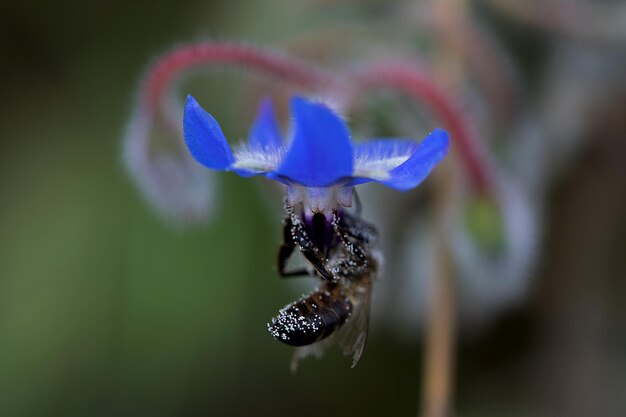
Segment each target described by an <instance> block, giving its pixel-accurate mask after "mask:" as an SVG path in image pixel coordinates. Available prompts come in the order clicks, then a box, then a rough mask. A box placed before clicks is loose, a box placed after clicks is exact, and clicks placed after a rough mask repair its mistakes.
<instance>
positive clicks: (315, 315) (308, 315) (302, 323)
mask: <svg viewBox="0 0 626 417" xmlns="http://www.w3.org/2000/svg"><path fill="white" fill-rule="evenodd" d="M333 290H336V288H332V284H327V285H325V286H324V287H322V288H320V289H317V290H315V291H314V292H312V293H311V294H309V295H308V296H307V297H304V298H301V299H300V300H298V301H296V302H294V303H292V304H289V305H288V306H285V307H284V308H283V309H282V310H280V312H279V314H278V317H275V318H273V319H272V322H271V323H269V324H268V325H267V328H268V330H269V332H270V333H271V334H272V336H274V338H275V339H277V340H279V341H281V342H283V343H286V344H288V345H292V346H305V345H310V344H312V343H315V342H317V341H320V340H322V339H325V338H326V337H328V336H330V335H331V334H332V333H333V332H334V331H336V330H337V329H339V327H341V325H342V324H343V323H345V321H346V320H347V319H348V318H349V317H350V314H351V312H352V303H350V301H349V300H348V298H347V297H346V296H345V295H344V294H343V293H341V292H339V291H333Z"/></svg>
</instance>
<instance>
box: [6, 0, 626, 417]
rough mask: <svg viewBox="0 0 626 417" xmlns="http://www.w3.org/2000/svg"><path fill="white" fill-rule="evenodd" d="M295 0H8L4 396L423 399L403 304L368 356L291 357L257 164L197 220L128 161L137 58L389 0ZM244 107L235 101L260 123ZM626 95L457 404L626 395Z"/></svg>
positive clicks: (606, 401) (217, 405)
mask: <svg viewBox="0 0 626 417" xmlns="http://www.w3.org/2000/svg"><path fill="white" fill-rule="evenodd" d="M296 3H297V2H294V4H292V5H289V3H288V2H279V3H276V4H275V3H272V4H271V5H270V6H268V5H267V3H265V4H263V3H261V2H243V1H239V2H226V1H223V2H207V3H202V2H180V3H175V2H166V1H127V2H111V3H107V4H105V3H100V4H90V5H87V4H82V3H76V4H72V5H61V4H56V5H54V4H50V5H44V4H39V5H36V4H30V5H26V4H24V5H21V4H18V3H17V2H14V3H5V4H3V5H2V6H0V48H1V50H2V54H1V56H2V65H1V68H0V92H1V95H2V96H1V97H2V105H1V109H2V110H1V112H0V203H1V204H0V416H7V417H9V416H11V417H12V416H126V415H129V416H130V415H135V416H137V415H150V416H153V417H156V416H206V415H208V416H219V415H230V416H235V415H242V416H245V415H252V414H254V415H255V416H265V415H268V416H270V415H271V416H278V415H287V414H292V415H299V416H314V415H372V416H373V415H415V414H416V412H417V410H418V402H419V393H420V378H421V354H422V347H421V342H419V341H407V340H406V339H402V338H398V336H397V335H396V334H395V333H393V332H390V331H389V330H387V329H386V328H385V326H376V327H374V328H373V329H372V332H371V333H370V336H371V339H370V342H369V344H368V348H367V351H366V353H365V355H364V357H363V359H362V361H361V363H359V366H358V367H356V368H355V369H354V370H350V369H349V366H348V364H347V362H346V361H345V360H344V359H343V358H342V357H341V356H340V354H339V353H338V352H337V351H331V352H330V354H329V355H327V357H325V358H324V359H323V360H321V361H315V360H311V361H307V362H305V363H303V364H302V366H301V369H300V372H299V373H298V374H296V375H291V374H290V373H289V370H288V363H289V358H290V353H291V350H290V349H289V348H288V347H286V346H283V345H281V344H279V343H277V342H275V341H273V340H272V339H271V338H270V337H269V336H268V334H267V331H266V328H265V324H266V322H267V321H268V319H269V318H271V317H272V316H273V315H275V313H276V311H277V309H278V307H280V306H282V305H284V304H285V303H287V302H289V301H291V300H292V299H293V298H294V288H293V286H288V285H285V283H284V282H280V281H279V280H278V279H277V277H276V275H275V273H274V271H273V269H272V266H273V265H272V263H273V259H274V256H275V249H276V247H277V245H278V243H279V239H280V233H279V232H280V230H279V226H278V225H279V212H276V211H275V210H272V208H273V207H272V206H271V205H270V204H268V203H267V201H266V197H264V196H263V194H262V190H260V189H259V188H258V187H257V185H258V181H260V180H253V181H246V180H243V179H241V178H238V177H235V176H231V175H224V176H220V177H219V182H220V184H219V190H218V191H219V193H218V195H219V200H218V201H216V206H217V211H216V215H215V220H214V222H213V223H211V224H210V225H209V226H205V227H202V228H198V229H194V230H190V231H186V232H182V231H180V230H176V229H173V228H171V227H168V226H167V225H166V224H164V223H163V222H162V221H161V220H160V219H159V218H158V217H157V216H156V215H155V214H154V213H153V211H152V210H151V209H150V208H149V207H148V205H147V204H146V203H145V201H143V199H142V197H141V196H140V194H139V193H138V191H137V190H136V188H135V186H134V184H133V183H132V181H131V180H130V179H129V177H128V176H127V174H126V172H125V170H124V168H123V166H122V163H121V157H120V139H121V135H122V133H123V129H124V127H125V123H126V122H127V120H128V118H129V115H130V112H131V109H132V105H133V94H134V92H135V91H136V89H137V83H138V79H139V76H140V74H142V72H143V71H144V69H145V68H146V66H147V64H148V63H149V62H151V61H152V60H153V59H154V57H155V56H157V55H158V54H160V53H162V52H163V51H164V50H166V49H167V48H169V47H171V46H173V45H176V44H177V43H180V42H184V41H189V40H195V39H204V38H209V37H212V38H218V39H231V38H234V39H241V40H251V41H255V42H268V43H270V44H271V42H272V41H274V40H279V39H285V38H289V37H290V36H293V35H294V34H296V33H297V32H298V31H301V30H305V29H307V28H313V27H315V25H316V24H317V23H318V22H328V21H332V20H337V19H357V18H359V16H362V15H366V16H367V15H370V14H376V13H378V12H379V11H380V10H381V9H384V6H380V2H368V3H367V4H366V5H365V6H358V5H357V4H355V3H353V4H351V5H344V4H339V5H332V4H330V3H329V2H319V4H318V5H316V6H315V5H312V4H313V3H311V4H309V3H307V4H306V5H298V4H296ZM278 6H280V7H278ZM535 42H540V40H539V41H538V40H537V39H535ZM227 86H228V84H227ZM227 86H226V87H223V88H222V89H223V90H224V91H223V94H224V97H223V100H224V101H225V103H232V100H233V98H232V97H229V96H228V91H227V90H228V88H227ZM621 97H622V98H626V94H623V95H622V96H621ZM229 100H230V101H229ZM217 101H219V100H217ZM217 101H216V102H217ZM621 110H624V109H623V107H622V109H621ZM235 111H236V110H235V106H232V105H225V106H224V113H223V114H222V118H220V120H222V119H225V120H229V122H228V121H227V122H225V123H226V124H228V123H230V124H231V127H230V128H229V129H232V131H235V132H238V133H241V134H243V133H245V130H244V129H245V128H244V127H242V126H236V123H235V122H234V120H236V119H235V116H236V114H235ZM623 114H624V113H623V111H622V112H621V113H620V111H619V108H618V109H615V111H614V113H611V112H608V113H607V114H606V115H605V119H606V120H604V119H602V120H600V121H599V122H598V123H597V124H598V125H599V126H602V129H604V130H605V132H604V133H602V130H599V131H598V132H599V133H597V136H596V137H593V138H590V145H589V146H588V147H587V150H586V152H585V153H583V154H581V156H580V157H579V158H578V159H577V160H576V163H575V164H574V166H573V167H572V168H571V169H570V170H568V171H567V172H566V174H565V175H563V177H562V178H561V179H559V181H558V182H557V186H556V187H555V188H554V190H553V192H552V193H551V194H550V195H551V197H550V200H549V211H548V214H547V215H546V218H547V222H546V224H547V228H546V232H545V238H544V242H543V249H542V252H543V256H542V257H541V258H542V264H541V267H540V270H539V273H538V276H537V279H536V285H535V286H534V287H533V290H532V293H531V296H530V297H529V300H528V302H527V303H524V304H523V305H521V306H519V307H516V308H514V309H512V310H510V311H509V312H507V313H506V314H504V315H502V316H501V317H500V318H499V319H498V320H497V322H496V323H495V325H494V326H493V327H491V328H489V330H488V331H486V332H483V333H482V334H481V335H480V336H479V337H475V338H472V339H470V340H469V341H465V342H463V343H462V344H461V346H460V347H459V354H458V361H457V365H458V375H457V381H456V386H457V396H456V400H457V401H456V408H457V410H459V412H460V414H461V415H463V416H466V417H469V416H496V415H498V416H534V415H537V416H540V415H557V414H552V413H551V412H550V410H557V411H558V414H560V415H596V416H600V415H615V416H618V415H625V414H624V413H626V399H624V396H623V395H620V393H622V394H623V392H626V332H625V331H624V329H625V324H626V316H625V313H626V308H624V305H625V304H624V301H625V300H626V292H625V290H626V284H625V282H624V281H625V280H624V278H625V277H626V220H625V214H626V191H625V190H624V188H625V187H624V183H625V181H624V175H625V174H624V172H625V168H624V167H625V166H626V165H623V164H625V163H626V161H625V160H624V159H625V158H624V155H626V141H624V140H623V135H621V137H622V139H619V140H618V139H615V138H616V135H615V132H620V131H622V132H623V129H624V127H626V126H624V125H625V122H624V120H623ZM620 115H621V116H620ZM237 129H240V131H238V130H237ZM583 236H584V238H582V237H583ZM572 398H573V400H572ZM570 408H571V409H570ZM600 410H601V411H600ZM587 412H590V413H591V414H587Z"/></svg>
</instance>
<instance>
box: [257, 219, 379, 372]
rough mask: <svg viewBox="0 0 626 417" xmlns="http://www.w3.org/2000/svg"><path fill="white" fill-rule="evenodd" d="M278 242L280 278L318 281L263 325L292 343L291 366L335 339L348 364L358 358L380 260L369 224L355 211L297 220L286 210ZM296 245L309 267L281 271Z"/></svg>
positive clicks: (317, 354) (275, 336) (373, 231)
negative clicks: (280, 240)
mask: <svg viewBox="0 0 626 417" xmlns="http://www.w3.org/2000/svg"><path fill="white" fill-rule="evenodd" d="M283 231H284V233H283V234H284V236H283V237H284V240H283V244H282V246H281V248H280V250H279V253H278V271H279V274H280V275H281V276H283V277H291V276H301V275H308V276H314V277H317V278H318V279H319V280H320V285H319V286H318V288H316V289H315V290H313V291H312V292H311V293H309V294H308V295H305V296H303V297H302V298H300V299H298V300H297V301H295V302H293V303H291V304H289V305H287V306H285V307H284V308H282V309H281V310H280V311H279V313H278V316H277V317H275V318H273V319H272V320H271V322H270V323H269V324H268V330H269V332H270V333H271V334H272V336H273V337H274V338H275V339H277V340H278V341H280V342H283V343H285V344H288V345H291V346H297V347H298V348H297V349H296V351H295V353H294V356H293V359H292V362H291V369H292V371H295V370H296V368H297V365H298V362H299V361H300V360H301V359H303V358H305V357H308V356H316V357H319V356H321V355H322V354H323V353H324V351H325V350H326V349H327V348H328V347H329V346H330V345H332V344H333V343H335V342H338V343H339V344H340V346H341V347H342V348H343V352H344V354H345V355H352V367H354V366H355V365H356V364H357V362H358V361H359V359H360V357H361V355H362V353H363V349H364V348H365V343H366V341H367V332H368V326H369V310H370V299H371V293H372V286H373V282H374V279H375V277H376V274H377V271H378V266H379V263H380V260H379V255H378V252H377V251H375V250H374V249H373V245H374V243H375V240H376V238H377V232H376V229H375V228H374V226H372V225H371V224H369V223H367V222H365V221H364V220H363V219H362V218H361V217H360V216H359V215H352V214H349V213H346V212H344V213H340V212H339V211H333V212H332V216H331V219H330V221H329V220H327V219H326V217H325V216H324V215H323V214H319V213H318V214H315V215H314V216H313V217H312V218H311V219H310V220H308V221H307V220H303V219H301V218H300V217H299V216H298V215H296V214H295V213H294V212H293V210H292V209H290V208H287V217H286V218H285V221H284V229H283ZM296 247H297V248H298V249H299V251H300V253H301V254H302V255H303V256H304V258H305V259H306V260H307V261H308V263H309V267H308V268H303V269H298V270H294V271H286V264H287V261H288V259H289V257H290V256H291V255H292V253H293V252H294V250H295V248H296Z"/></svg>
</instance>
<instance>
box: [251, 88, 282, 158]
mask: <svg viewBox="0 0 626 417" xmlns="http://www.w3.org/2000/svg"><path fill="white" fill-rule="evenodd" d="M248 144H249V145H250V148H253V149H277V148H280V147H281V146H282V137H281V134H280V128H279V127H278V122H277V120H276V114H275V113H274V106H273V105H272V100H271V99H269V98H264V99H263V100H262V101H261V105H260V106H259V113H258V115H257V118H256V120H255V121H254V124H253V125H252V128H251V129H250V133H249V135H248Z"/></svg>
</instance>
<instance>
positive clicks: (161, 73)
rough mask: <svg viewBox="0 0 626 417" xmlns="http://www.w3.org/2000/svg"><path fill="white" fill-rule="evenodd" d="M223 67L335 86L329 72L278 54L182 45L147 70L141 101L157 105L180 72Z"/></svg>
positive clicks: (238, 46)
mask: <svg viewBox="0 0 626 417" xmlns="http://www.w3.org/2000/svg"><path fill="white" fill-rule="evenodd" d="M224 64H228V65H234V66H240V67H242V68H245V69H246V70H252V71H255V72H259V73H262V74H264V75H267V76H271V77H274V78H278V79H280V80H283V81H286V82H290V83H293V84H297V85H299V86H302V87H305V88H311V89H314V88H322V87H328V86H329V85H330V84H333V83H334V78H333V77H331V76H330V75H329V74H328V73H326V72H324V71H322V70H320V69H317V68H315V67H314V66H311V65H308V64H305V63H304V62H300V61H297V60H294V59H293V58H289V57H287V56H284V55H279V54H277V53H275V52H270V51H267V50H263V49H260V48H256V47H252V46H248V45H242V44H236V43H220V42H201V43H195V44H189V45H184V46H181V47H179V48H176V49H174V50H172V51H171V52H169V53H167V54H165V55H164V56H162V57H161V58H159V59H158V60H157V62H156V63H155V64H154V65H153V66H152V67H151V68H150V69H149V71H148V74H147V77H146V80H145V83H144V87H143V88H142V92H141V98H142V100H145V102H144V103H145V104H148V105H154V104H156V103H158V102H159V101H160V100H161V99H162V98H163V95H164V93H165V92H166V91H167V87H168V85H170V84H171V83H172V81H173V80H175V79H176V78H177V77H179V76H180V74H181V72H183V71H186V70H189V69H191V68H195V67H198V66H209V65H224Z"/></svg>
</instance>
